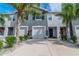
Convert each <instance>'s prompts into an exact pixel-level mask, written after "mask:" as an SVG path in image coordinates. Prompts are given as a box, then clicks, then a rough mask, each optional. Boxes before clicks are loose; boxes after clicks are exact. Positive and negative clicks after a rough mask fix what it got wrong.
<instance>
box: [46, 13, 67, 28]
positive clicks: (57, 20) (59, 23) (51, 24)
mask: <svg viewBox="0 0 79 59" xmlns="http://www.w3.org/2000/svg"><path fill="white" fill-rule="evenodd" d="M50 15H52V20H49V17H50ZM47 21H48V27H55V26H57V27H62V26H65V24H64V23H62V18H61V17H59V16H55V14H48V15H47Z"/></svg>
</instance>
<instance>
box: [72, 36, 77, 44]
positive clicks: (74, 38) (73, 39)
mask: <svg viewBox="0 0 79 59" xmlns="http://www.w3.org/2000/svg"><path fill="white" fill-rule="evenodd" d="M71 40H72V41H73V43H74V44H75V43H77V37H76V36H75V35H74V36H72V37H71Z"/></svg>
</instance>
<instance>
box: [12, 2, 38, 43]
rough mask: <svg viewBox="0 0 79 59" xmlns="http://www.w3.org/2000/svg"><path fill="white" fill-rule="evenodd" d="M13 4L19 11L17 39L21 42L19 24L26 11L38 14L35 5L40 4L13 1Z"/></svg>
mask: <svg viewBox="0 0 79 59" xmlns="http://www.w3.org/2000/svg"><path fill="white" fill-rule="evenodd" d="M11 5H12V6H13V7H14V8H16V10H17V12H16V14H17V20H16V39H17V42H19V26H20V22H21V21H22V20H24V16H25V14H26V12H27V13H28V14H38V13H39V12H37V11H36V10H35V9H34V8H33V7H34V6H38V5H39V4H38V3H37V4H33V3H11Z"/></svg>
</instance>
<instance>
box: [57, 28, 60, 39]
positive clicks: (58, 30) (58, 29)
mask: <svg viewBox="0 0 79 59" xmlns="http://www.w3.org/2000/svg"><path fill="white" fill-rule="evenodd" d="M57 39H58V40H60V27H57Z"/></svg>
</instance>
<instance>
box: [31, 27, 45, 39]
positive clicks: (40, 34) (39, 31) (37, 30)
mask: <svg viewBox="0 0 79 59" xmlns="http://www.w3.org/2000/svg"><path fill="white" fill-rule="evenodd" d="M32 37H33V38H34V39H43V38H44V37H45V28H44V27H33V29H32Z"/></svg>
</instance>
